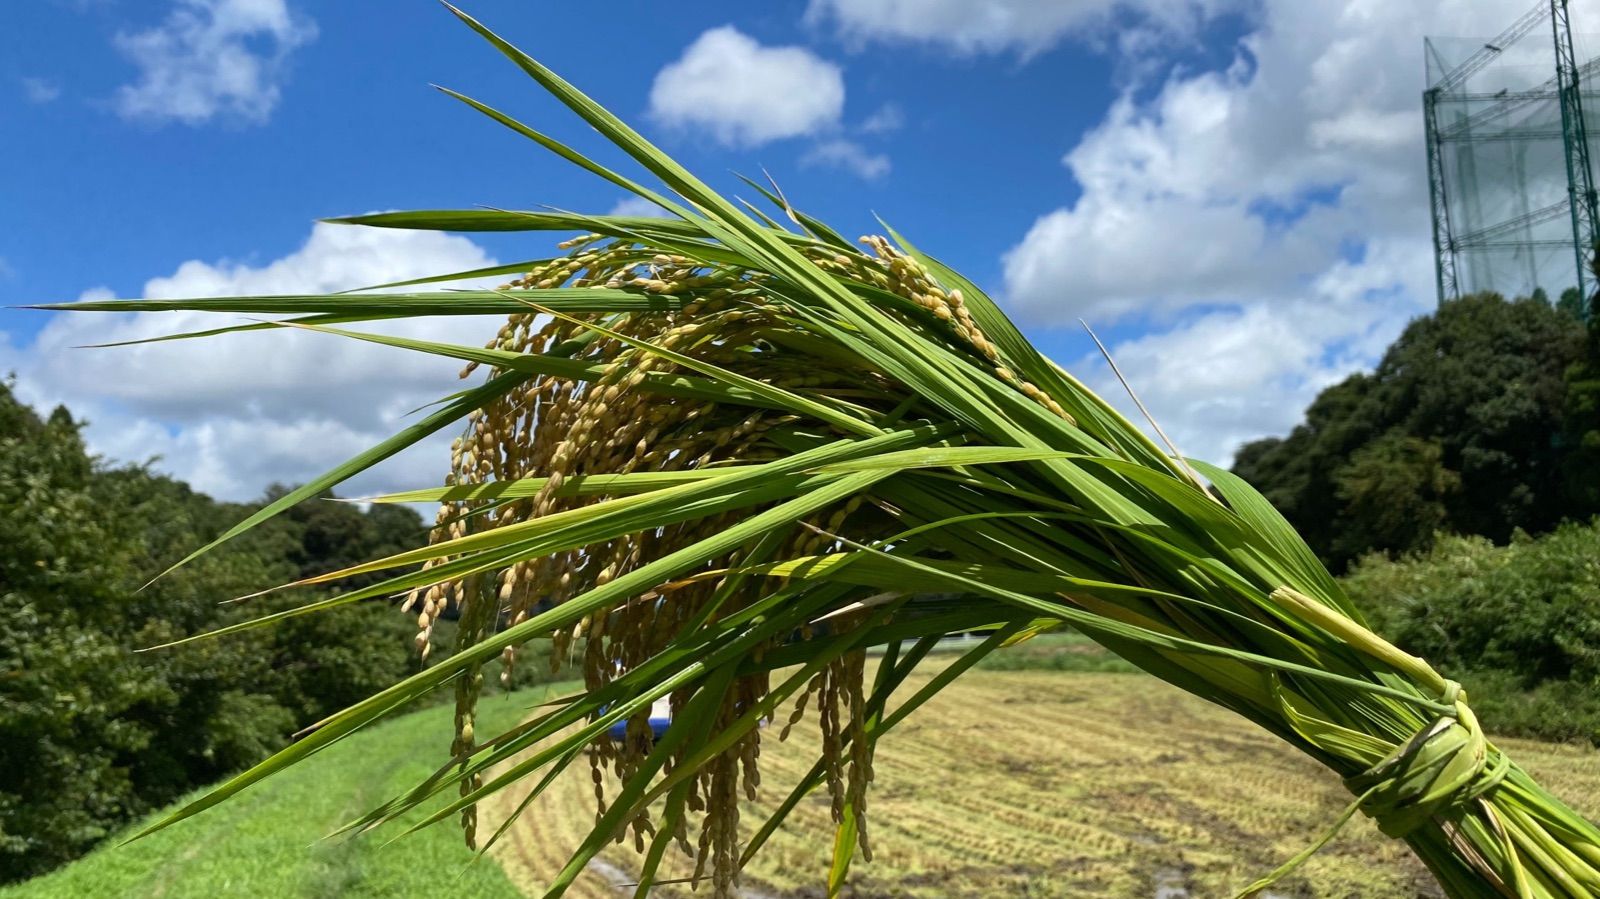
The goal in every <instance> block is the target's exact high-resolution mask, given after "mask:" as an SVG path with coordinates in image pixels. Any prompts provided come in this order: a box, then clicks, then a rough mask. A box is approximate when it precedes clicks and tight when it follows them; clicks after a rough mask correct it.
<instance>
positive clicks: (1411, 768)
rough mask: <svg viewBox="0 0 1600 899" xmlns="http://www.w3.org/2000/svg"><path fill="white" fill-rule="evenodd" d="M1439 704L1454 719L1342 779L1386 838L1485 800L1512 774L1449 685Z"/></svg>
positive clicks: (1452, 684)
mask: <svg viewBox="0 0 1600 899" xmlns="http://www.w3.org/2000/svg"><path fill="white" fill-rule="evenodd" d="M1443 701H1444V702H1446V703H1447V704H1449V705H1452V706H1454V707H1455V714H1454V715H1446V716H1442V717H1440V718H1439V719H1438V720H1437V721H1435V722H1433V724H1432V725H1430V726H1429V727H1427V728H1426V729H1424V730H1422V731H1419V732H1418V733H1417V735H1416V736H1415V737H1412V738H1411V739H1410V740H1409V741H1407V742H1406V743H1405V744H1404V745H1403V746H1400V747H1399V748H1397V749H1396V750H1395V751H1394V752H1392V753H1390V754H1389V755H1387V756H1385V757H1384V758H1383V760H1382V761H1379V762H1378V763H1377V764H1375V765H1373V766H1372V767H1371V768H1369V769H1367V770H1366V771H1365V772H1363V773H1361V774H1358V775H1356V776H1355V777H1347V778H1345V781H1344V783H1345V786H1346V787H1348V788H1349V789H1350V792H1352V793H1355V794H1356V795H1357V797H1358V799H1357V802H1358V803H1359V804H1360V806H1361V810H1362V811H1363V812H1365V813H1366V814H1367V815H1369V816H1370V817H1372V818H1374V819H1375V820H1376V821H1377V822H1378V829H1379V830H1382V831H1383V832H1384V833H1386V834H1388V835H1389V836H1391V837H1404V836H1406V835H1407V834H1409V833H1411V832H1412V831H1413V830H1416V829H1417V828H1418V827H1420V826H1421V825H1422V824H1423V822H1425V821H1427V820H1428V819H1429V818H1432V817H1433V816H1434V815H1436V814H1438V813H1440V812H1441V811H1443V810H1444V809H1446V808H1448V807H1449V806H1452V805H1459V804H1463V803H1468V802H1472V801H1474V800H1476V799H1477V798H1478V797H1480V796H1483V795H1485V794H1486V793H1488V792H1489V791H1490V790H1492V789H1494V788H1495V787H1497V786H1499V785H1500V783H1501V782H1502V781H1504V780H1505V777H1506V774H1507V772H1509V771H1510V770H1511V759H1510V757H1509V756H1507V755H1505V754H1504V753H1502V752H1501V751H1500V750H1498V749H1496V748H1495V747H1494V746H1493V745H1491V744H1490V743H1489V741H1488V740H1487V739H1485V737H1484V735H1483V729H1482V728H1481V727H1480V726H1479V724H1478V716H1477V715H1474V714H1473V713H1472V709H1470V708H1468V707H1467V703H1466V698H1465V694H1464V693H1463V692H1462V690H1461V685H1460V684H1458V683H1456V682H1455V681H1449V682H1448V689H1447V691H1446V695H1445V696H1444V697H1443Z"/></svg>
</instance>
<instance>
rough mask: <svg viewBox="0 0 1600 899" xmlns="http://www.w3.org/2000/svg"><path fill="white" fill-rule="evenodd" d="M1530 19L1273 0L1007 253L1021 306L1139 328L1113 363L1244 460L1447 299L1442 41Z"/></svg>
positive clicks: (1112, 129) (1127, 111)
mask: <svg viewBox="0 0 1600 899" xmlns="http://www.w3.org/2000/svg"><path fill="white" fill-rule="evenodd" d="M835 2H837V3H844V2H846V0H835ZM908 2H909V0H908ZM857 5H861V4H857ZM864 5H865V6H872V5H873V4H871V3H867V4H864ZM893 5H894V4H886V8H887V6H893ZM1045 5H1048V4H1042V5H1041V7H1042V6H1045ZM1204 7H1205V4H1195V5H1194V7H1193V9H1192V10H1191V11H1192V12H1194V13H1196V14H1201V15H1203V14H1205V12H1206V10H1205V8H1204ZM1152 8H1153V7H1152ZM1523 11H1524V10H1523V4H1521V3H1519V2H1513V0H1486V2H1471V3H1469V2H1466V0H1430V2H1425V3H1414V4H1393V3H1391V4H1379V3H1370V2H1364V0H1342V2H1333V3H1302V2H1298V0H1266V2H1265V3H1264V4H1263V5H1262V6H1261V7H1260V9H1259V10H1258V11H1257V12H1256V14H1255V15H1256V17H1257V18H1256V19H1255V22H1256V24H1255V26H1254V30H1253V31H1252V32H1251V33H1250V34H1248V35H1247V36H1246V37H1245V38H1244V39H1243V40H1241V41H1240V43H1239V45H1238V47H1237V51H1236V53H1235V54H1234V58H1233V59H1232V60H1231V61H1229V62H1228V63H1227V64H1225V65H1223V66H1221V67H1219V68H1216V69H1213V70H1201V71H1184V70H1174V69H1173V67H1172V66H1171V64H1170V61H1169V62H1168V63H1166V64H1165V65H1161V66H1157V67H1156V69H1157V70H1160V71H1166V72H1170V74H1169V75H1167V76H1165V78H1164V80H1162V81H1160V82H1158V83H1156V84H1146V85H1135V86H1133V87H1130V88H1129V90H1128V91H1127V92H1126V93H1125V94H1124V95H1123V96H1122V97H1121V99H1119V100H1118V101H1116V102H1115V104H1114V105H1113V106H1112V107H1111V109H1110V110H1108V112H1107V114H1106V116H1105V118H1104V119H1103V120H1102V121H1101V123H1100V124H1099V125H1098V126H1097V127H1095V128H1093V129H1092V130H1091V131H1090V132H1088V133H1087V134H1085V135H1084V136H1083V137H1082V139H1081V140H1079V141H1078V143H1077V145H1076V146H1074V147H1072V148H1071V150H1070V151H1069V152H1067V154H1066V155H1065V157H1064V159H1063V162H1064V164H1065V166H1066V169H1067V171H1068V173H1069V174H1070V176H1071V179H1072V180H1073V181H1074V182H1076V185H1077V188H1078V196H1077V198H1076V199H1075V200H1074V201H1073V202H1072V203H1071V204H1070V205H1067V206H1063V207H1061V208H1059V209H1055V210H1052V211H1049V212H1046V213H1044V214H1043V215H1041V216H1040V217H1039V218H1038V219H1037V220H1036V221H1035V222H1034V223H1033V225H1032V227H1031V228H1029V229H1028V230H1027V232H1026V233H1025V234H1024V235H1023V236H1022V238H1021V239H1020V240H1019V241H1018V243H1017V244H1016V245H1015V246H1014V247H1013V248H1012V250H1011V251H1010V252H1009V253H1007V254H1006V256H1005V258H1004V276H1005V290H1004V293H1005V296H1006V298H1007V301H1008V303H1009V304H1010V306H1011V308H1012V309H1014V310H1015V311H1016V312H1017V313H1018V314H1019V315H1020V316H1022V317H1023V318H1024V319H1026V320H1030V321H1032V322H1034V323H1039V324H1050V323H1067V322H1071V321H1072V320H1073V319H1076V318H1078V317H1080V316H1082V317H1085V318H1088V319H1089V320H1090V321H1091V322H1092V323H1095V324H1097V325H1105V324H1108V323H1112V322H1119V321H1121V322H1126V323H1131V324H1133V325H1134V326H1135V327H1134V328H1133V329H1132V330H1134V331H1136V332H1142V336H1140V337H1136V338H1133V339H1129V340H1125V341H1123V342H1122V343H1120V344H1117V345H1115V346H1113V347H1112V351H1113V353H1114V355H1115V356H1116V357H1117V360H1118V363H1119V364H1120V365H1121V366H1122V368H1123V370H1124V372H1125V373H1126V374H1127V375H1128V376H1129V378H1130V380H1131V381H1133V383H1134V385H1135V387H1136V389H1138V390H1139V391H1140V392H1141V394H1142V395H1144V396H1145V398H1146V400H1147V402H1148V404H1149V405H1150V406H1151V408H1152V409H1153V410H1154V412H1155V414H1156V415H1157V417H1158V418H1160V419H1162V420H1163V426H1164V427H1166V428H1167V429H1168V430H1169V431H1170V432H1172V433H1173V434H1174V436H1175V437H1176V438H1177V439H1178V442H1179V443H1180V445H1181V446H1182V447H1183V449H1184V450H1185V451H1187V452H1191V453H1193V454H1195V455H1199V456H1202V457H1209V458H1212V459H1216V460H1219V461H1226V459H1227V458H1229V457H1230V456H1231V455H1232V453H1233V451H1234V450H1235V449H1236V448H1237V446H1238V445H1239V443H1241V442H1242V441H1244V440H1247V439H1250V438H1253V437H1258V436H1262V435H1264V434H1269V433H1276V432H1282V431H1284V430H1286V429H1287V428H1288V427H1289V426H1291V425H1292V424H1293V423H1294V422H1295V421H1296V420H1298V418H1299V416H1300V414H1301V412H1302V411H1303V409H1304V406H1305V404H1306V402H1307V401H1309V399H1311V397H1312V396H1314V395H1315V392H1316V391H1317V389H1319V388H1321V387H1323V386H1325V385H1326V384H1327V383H1328V382H1329V381H1330V380H1333V379H1336V378H1338V377H1342V376H1343V375H1345V374H1348V373H1349V372H1351V371H1354V370H1357V369H1360V368H1363V367H1365V366H1369V365H1370V364H1372V363H1373V362H1374V361H1375V360H1376V357H1377V356H1378V355H1379V354H1380V353H1381V351H1382V348H1383V346H1384V345H1385V344H1386V343H1387V341H1388V340H1390V339H1392V338H1393V337H1394V336H1395V335H1396V334H1397V333H1398V332H1399V330H1400V328H1401V327H1402V326H1403V325H1404V323H1405V321H1406V320H1408V319H1409V318H1411V317H1413V316H1415V315H1417V314H1420V313H1423V312H1426V311H1427V310H1428V309H1430V308H1431V307H1432V305H1433V303H1434V301H1435V298H1434V291H1433V278H1432V253H1431V246H1430V243H1429V237H1428V235H1429V223H1428V211H1427V210H1428V205H1427V180H1426V177H1425V174H1424V171H1423V165H1422V160H1423V148H1422V121H1421V102H1420V95H1421V91H1422V87H1423V85H1422V67H1421V65H1420V64H1419V56H1420V52H1421V47H1422V38H1423V36H1425V35H1429V34H1438V33H1455V32H1457V31H1459V30H1460V24H1459V23H1461V22H1463V21H1473V22H1479V23H1484V25H1485V28H1486V30H1488V31H1493V30H1494V28H1495V27H1496V26H1498V25H1500V24H1505V23H1509V22H1510V21H1512V20H1513V19H1514V18H1515V17H1516V16H1517V15H1518V14H1519V13H1521V12H1523ZM1041 14H1042V13H1041ZM986 21H987V20H986ZM1586 27H1587V26H1586ZM1081 365H1083V366H1085V367H1086V368H1087V369H1088V370H1089V372H1090V376H1091V379H1097V383H1099V385H1100V386H1101V387H1102V388H1104V389H1106V390H1108V396H1116V395H1118V394H1120V393H1121V390H1120V388H1119V387H1117V386H1116V385H1115V383H1114V381H1112V380H1111V379H1110V378H1109V377H1108V373H1107V372H1106V370H1105V368H1104V366H1103V365H1101V364H1100V363H1099V361H1098V360H1097V359H1092V358H1091V359H1085V360H1081Z"/></svg>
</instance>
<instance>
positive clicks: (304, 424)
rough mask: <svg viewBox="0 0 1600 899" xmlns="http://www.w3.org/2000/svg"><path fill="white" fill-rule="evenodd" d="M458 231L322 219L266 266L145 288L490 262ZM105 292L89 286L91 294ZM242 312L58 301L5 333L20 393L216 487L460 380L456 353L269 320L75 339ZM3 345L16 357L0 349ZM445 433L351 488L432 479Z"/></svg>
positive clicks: (340, 449)
mask: <svg viewBox="0 0 1600 899" xmlns="http://www.w3.org/2000/svg"><path fill="white" fill-rule="evenodd" d="M493 264H494V260H493V259H491V258H490V257H489V256H488V254H486V253H485V252H484V250H483V249H482V248H481V247H479V246H478V245H477V244H474V243H473V242H472V241H470V240H467V239H465V238H462V237H456V236H447V235H442V234H434V233H430V232H422V231H387V230H379V229H366V228H352V227H346V226H340V225H329V224H318V225H316V226H314V227H313V229H312V232H311V235H310V237H309V239H308V240H307V241H306V242H305V244H304V245H303V246H301V247H300V248H299V249H297V250H296V251H295V252H293V253H290V254H289V255H287V256H284V257H282V258H280V259H277V260H273V261H271V262H269V263H266V264H264V265H249V264H243V263H233V262H203V261H199V260H191V261H188V262H185V263H183V264H182V265H180V266H178V267H177V269H176V270H175V271H173V272H172V273H171V274H170V275H166V276H163V277H158V278H153V279H151V280H150V281H149V282H147V283H146V284H145V286H144V290H143V292H142V293H143V295H145V296H149V297H156V298H159V297H193V296H236V295H249V294H277V293H296V292H314V293H322V292H330V291H336V290H345V289H350V288H356V287H362V286H366V285H370V284H375V283H381V282H386V281H394V280H401V279H405V278H411V277H420V276H423V275H431V274H443V273H446V272H451V271H464V270H469V269H473V268H480V267H485V266H489V265H493ZM107 293H109V292H108V291H105V290H104V289H103V288H96V289H93V290H91V291H89V292H87V293H86V294H85V296H86V297H87V298H103V297H104V296H105V295H106V294H107ZM237 321H239V319H232V318H228V317H224V316H205V315H202V314H199V313H188V312H172V313H154V314H144V315H135V314H120V313H74V314H70V315H69V314H57V315H56V316H55V317H54V318H53V319H51V321H50V322H49V323H48V324H47V325H46V326H45V327H44V328H43V329H42V330H41V331H40V333H39V334H38V336H37V337H36V338H35V340H34V342H33V343H32V344H31V345H29V346H26V347H20V348H15V349H11V350H7V349H6V348H5V347H4V346H3V345H0V370H13V369H14V370H15V371H16V372H17V374H18V380H19V384H18V386H19V390H20V391H21V394H22V396H23V398H24V399H25V400H27V401H29V402H32V403H34V404H35V405H37V406H41V407H48V406H51V405H54V404H55V403H66V404H67V405H68V407H69V408H71V409H72V410H73V411H74V412H75V413H78V414H80V415H82V416H84V417H87V418H88V419H89V420H90V422H91V424H90V426H89V428H88V431H87V436H88V440H89V444H90V446H91V448H92V449H93V450H94V451H95V452H98V453H102V454H104V455H106V456H109V457H111V458H113V459H118V460H123V461H133V462H140V461H144V460H146V459H148V458H149V457H150V456H153V455H158V456H160V457H161V461H160V462H159V464H158V466H157V467H158V468H160V469H161V470H164V471H167V472H170V473H172V474H173V475H175V476H177V477H179V478H182V479H184V480H186V481H188V482H189V483H191V484H193V485H194V486H195V487H196V488H198V489H200V490H202V491H205V492H207V493H210V494H212V495H214V496H218V497H222V498H225V499H235V500H239V499H249V498H252V497H255V496H258V495H259V494H260V493H261V490H262V489H263V488H264V487H266V486H267V485H268V484H270V483H272V482H282V483H298V482H303V481H305V480H307V479H309V478H310V477H313V476H315V475H316V474H319V473H321V472H322V471H324V470H326V469H327V468H329V467H332V466H333V465H334V464H336V463H338V462H341V461H343V460H344V459H345V458H348V457H349V456H351V455H353V454H355V453H356V452H359V451H360V450H363V449H366V448H367V447H369V446H371V445H373V444H374V443H376V442H378V441H379V440H382V439H383V438H385V437H387V436H389V435H390V434H392V433H394V432H395V431H397V430H399V429H400V428H402V427H404V425H405V423H406V422H407V421H409V420H410V413H411V412H412V411H413V410H415V409H416V408H417V407H419V406H421V405H423V404H425V403H428V402H431V401H433V400H436V399H438V398H439V397H441V396H444V395H446V394H447V393H450V392H453V391H455V390H458V389H460V386H459V382H457V381H456V379H455V371H456V369H457V368H458V367H459V366H458V365H457V364H455V363H452V362H451V361H450V360H446V359H439V358H429V357H425V356H422V355H420V354H416V353H409V352H405V351H401V350H395V349H390V348H385V347H380V346H377V345H374V344H366V343H358V342H355V341H350V340H346V339H343V338H339V337H335V336H331V335H325V334H315V333H308V332H307V333H301V332H293V333H291V332H286V331H269V332H251V333H245V334H232V335H225V336H221V337H214V338H204V339H199V340H192V341H177V342H166V343H153V344H140V345H136V346H130V347H113V348H105V349H75V347H78V346H81V345H84V344H94V343H108V342H115V341H126V340H138V339H141V338H147V337H156V336H160V335H164V334H171V333H178V332H184V331H192V330H198V329H202V328H208V327H216V326H219V325H223V324H230V323H235V322H237ZM494 326H495V325H494V323H492V322H486V321H484V320H483V319H481V318H469V317H452V318H435V319H423V320H416V321H410V322H406V323H404V324H399V325H394V324H391V325H389V326H387V327H385V326H383V325H382V324H372V325H367V326H359V325H358V326H353V327H356V328H358V329H361V328H363V327H364V328H365V329H367V330H372V331H383V332H385V333H391V334H401V335H406V336H413V337H423V338H427V339H429V340H437V341H445V342H455V343H465V344H469V345H477V344H479V343H481V342H482V340H483V335H484V334H485V333H486V329H491V328H493V327H494ZM6 356H9V358H5V357H6ZM448 439H449V438H448V437H447V436H438V437H436V438H434V439H433V440H431V441H429V442H427V443H425V444H424V445H423V446H421V447H418V448H417V449H416V450H414V451H411V452H408V453H405V454H402V455H401V456H399V457H396V458H395V459H393V460H390V461H389V462H387V463H385V464H384V465H382V466H380V468H379V470H377V471H376V472H371V473H369V474H367V475H365V476H363V477H362V478H360V479H359V480H358V481H357V482H355V483H354V484H353V485H352V488H349V489H353V490H354V491H357V492H362V493H365V492H371V491H376V490H388V489H402V488H404V487H415V486H421V485H427V484H430V483H432V482H434V480H435V479H436V478H437V477H439V474H440V471H441V470H442V466H443V465H444V463H445V460H446V458H447V457H446V455H445V445H446V444H447V443H448Z"/></svg>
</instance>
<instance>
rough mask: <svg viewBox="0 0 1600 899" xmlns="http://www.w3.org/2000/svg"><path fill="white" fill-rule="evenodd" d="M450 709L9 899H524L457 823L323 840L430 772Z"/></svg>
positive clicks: (512, 713) (523, 705)
mask: <svg viewBox="0 0 1600 899" xmlns="http://www.w3.org/2000/svg"><path fill="white" fill-rule="evenodd" d="M563 686H568V685H563ZM550 689H554V688H550ZM547 694H548V695H555V694H554V693H549V692H548V689H547V688H544V687H536V688H530V689H527V690H522V691H519V692H516V693H511V694H500V695H495V696H491V697H487V698H485V699H484V701H483V704H482V706H481V707H480V711H479V714H480V720H483V721H484V723H485V727H486V728H488V729H491V730H489V732H491V733H498V732H499V731H500V730H503V729H505V728H507V727H510V726H511V725H513V724H515V723H516V722H517V721H518V720H520V719H522V718H523V717H525V716H526V715H527V713H528V708H529V706H531V705H532V704H533V703H534V702H536V701H537V700H539V699H540V698H542V697H544V696H545V695H547ZM452 711H453V710H452V708H451V707H449V706H434V707H432V708H425V709H422V710H420V711H417V712H414V713H412V714H409V715H405V716H404V717H400V718H396V719H394V720H392V721H387V722H384V723H382V724H379V725H377V726H375V727H373V728H371V729H370V730H367V731H363V732H360V733H357V734H355V735H353V736H351V737H350V738H349V739H347V740H345V741H343V742H342V743H338V744H336V745H334V746H332V747H330V748H329V749H327V750H325V751H324V752H323V753H322V754H321V755H320V756H319V757H318V758H316V759H315V760H313V761H312V762H311V763H309V764H307V765H304V766H299V767H296V768H293V769H291V770H289V771H286V772H284V773H283V774H282V775H280V776H278V777H276V778H274V779H272V780H270V781H268V782H267V783H265V784H263V785H262V786H259V787H257V788H255V789H252V790H248V791H246V792H245V793H242V794H240V795H239V796H238V797H236V798H235V799H234V800H233V801H231V802H227V803H224V804H222V805H220V806H218V807H216V808H214V809H212V810H210V811H208V812H206V813H205V814H203V815H200V816H199V817H196V818H191V819H189V820H187V821H183V822H181V823H179V824H177V825H175V826H173V827H171V828H168V829H167V830H163V831H160V832H158V833H156V834H153V835H152V836H149V837H147V838H145V839H143V840H139V841H138V842H135V843H130V844H128V845H125V846H119V845H117V843H118V842H119V841H120V840H121V839H124V838H125V837H126V836H127V835H128V834H132V833H134V832H136V831H137V829H138V828H139V827H140V826H142V823H141V824H136V825H133V826H131V827H130V828H129V829H128V830H127V831H126V832H125V833H124V834H123V835H122V836H119V837H115V838H113V839H112V840H111V841H110V842H108V843H107V844H106V845H104V846H102V847H100V848H99V849H97V850H95V851H94V852H92V853H90V854H89V855H88V856H85V857H84V858H82V859H80V860H78V861H76V862H74V863H72V864H70V865H67V866H66V867H64V868H61V869H58V870H56V871H53V872H51V873H49V874H46V875H44V876H42V877H37V878H35V879H33V880H30V881H26V882H24V883H21V884H15V885H12V886H10V887H5V888H0V899H83V897H86V896H128V897H162V899H187V897H194V899H213V897H216V896H272V897H302V896H303V897H308V899H309V897H319V899H320V897H327V896H341V897H363V896H424V895H438V894H441V893H445V892H449V893H452V894H455V895H463V896H472V897H473V899H501V897H504V899H515V897H519V896H520V895H521V894H520V893H519V892H518V891H517V889H516V888H515V887H514V886H513V885H512V883H511V881H510V880H508V879H507V877H506V875H505V873H504V872H503V871H502V870H501V868H500V866H499V865H497V864H495V863H494V862H493V861H492V860H484V861H481V862H479V863H477V864H471V862H472V855H471V853H469V852H468V851H467V849H466V847H465V846H464V845H463V844H462V840H461V832H460V831H459V830H458V829H457V828H455V827H453V826H449V825H444V824H442V825H440V826H438V827H432V828H428V829H427V830H424V831H422V832H420V833H416V834H412V835H411V836H408V837H405V838H404V839H401V840H399V841H397V842H395V843H393V844H390V845H387V846H386V845H384V842H385V840H386V839H388V836H387V835H386V833H385V832H379V833H375V834H369V835H367V836H365V837H357V838H354V839H340V840H332V841H327V842H322V841H319V838H320V837H321V836H323V835H324V834H326V833H328V832H329V831H330V830H332V829H333V828H334V827H335V826H336V825H339V824H342V823H344V822H345V821H347V820H349V819H350V818H352V817H354V816H356V815H357V814H359V813H361V812H364V811H366V810H368V809H369V808H371V807H373V806H374V805H376V804H378V803H379V802H381V801H383V800H385V799H387V798H389V797H390V796H392V795H393V794H394V793H396V792H398V791H399V790H400V789H402V788H404V787H409V786H411V785H413V784H415V783H416V782H417V781H418V780H420V779H422V778H423V777H425V776H427V775H428V774H430V773H432V771H433V770H434V768H435V767H436V766H437V764H438V762H439V760H440V758H441V757H442V754H443V752H444V750H445V749H446V748H447V747H448V743H449V739H450V718H451V714H452ZM192 798H193V797H187V798H186V799H183V800H179V802H180V803H181V802H185V801H188V799H192ZM165 814H166V812H165V811H162V812H158V813H157V814H156V817H160V816H162V815H165ZM411 817H412V818H415V817H418V816H416V815H414V816H411ZM394 832H398V829H395V830H394Z"/></svg>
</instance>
